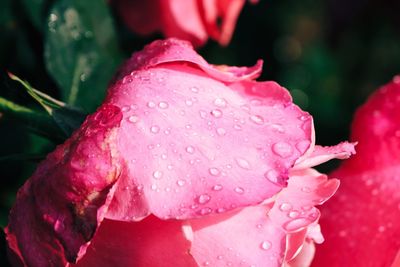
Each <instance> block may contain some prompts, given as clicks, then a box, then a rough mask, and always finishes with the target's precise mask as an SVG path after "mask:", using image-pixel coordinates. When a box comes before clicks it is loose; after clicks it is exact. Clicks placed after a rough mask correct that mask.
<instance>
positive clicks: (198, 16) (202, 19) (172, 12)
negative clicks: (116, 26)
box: [113, 0, 246, 46]
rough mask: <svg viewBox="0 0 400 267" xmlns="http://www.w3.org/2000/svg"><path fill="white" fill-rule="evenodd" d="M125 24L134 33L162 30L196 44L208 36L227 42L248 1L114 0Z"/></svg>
mask: <svg viewBox="0 0 400 267" xmlns="http://www.w3.org/2000/svg"><path fill="white" fill-rule="evenodd" d="M113 2H114V4H115V6H116V8H117V11H118V13H119V14H120V16H121V17H122V19H123V21H124V22H125V24H126V25H127V26H128V27H129V28H130V29H131V30H132V31H133V32H135V33H138V34H140V35H149V34H151V33H154V32H161V33H163V34H164V36H166V37H176V38H181V39H184V40H188V41H190V42H191V43H192V44H193V45H195V46H201V45H204V43H206V41H207V39H208V38H211V39H213V40H215V41H217V42H218V43H219V44H221V45H224V46H225V45H227V44H228V43H229V41H230V40H231V38H232V34H233V31H234V29H235V26H236V21H237V19H238V17H239V14H240V11H241V10H242V8H243V5H244V4H245V2H246V1H245V0H211V1H208V0H207V1H206V0H201V1H197V0H146V1H141V0H114V1H113Z"/></svg>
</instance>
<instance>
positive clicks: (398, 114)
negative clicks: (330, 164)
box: [313, 77, 400, 267]
mask: <svg viewBox="0 0 400 267" xmlns="http://www.w3.org/2000/svg"><path fill="white" fill-rule="evenodd" d="M399 122H400V79H399V78H398V77H397V78H395V79H394V80H393V82H391V83H389V84H387V85H385V86H384V87H382V88H381V89H380V90H378V91H377V92H376V93H374V94H373V95H372V96H371V97H370V99H369V100H368V101H367V102H366V103H365V104H364V105H363V106H362V107H361V108H360V109H358V111H357V112H356V115H355V118H354V122H353V125H352V139H353V140H354V141H358V145H357V155H356V156H355V157H352V158H350V159H349V160H347V161H345V162H344V164H342V165H341V166H340V168H339V169H338V170H337V171H335V172H334V173H333V174H332V176H335V177H340V178H341V187H340V188H339V190H338V192H337V194H336V195H335V196H334V197H333V198H332V199H331V200H330V201H329V202H328V203H326V205H324V207H323V208H322V210H323V212H322V214H323V216H322V217H321V221H320V224H321V227H322V230H323V233H324V236H325V238H326V241H325V242H324V243H323V244H322V245H321V246H318V247H317V252H316V258H315V260H314V263H313V266H327V265H329V266H332V267H336V266H337V267H339V266H340V267H341V266H382V267H389V266H392V264H393V262H394V261H395V258H396V255H397V253H398V251H399V249H400V224H399V221H400V212H399V208H400V206H399V203H400V157H399V155H400V138H399V135H400V123H399Z"/></svg>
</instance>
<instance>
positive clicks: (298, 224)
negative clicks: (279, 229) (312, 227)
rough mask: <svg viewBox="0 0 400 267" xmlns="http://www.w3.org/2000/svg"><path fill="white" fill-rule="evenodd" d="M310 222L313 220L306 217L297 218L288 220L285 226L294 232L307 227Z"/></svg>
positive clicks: (287, 229)
mask: <svg viewBox="0 0 400 267" xmlns="http://www.w3.org/2000/svg"><path fill="white" fill-rule="evenodd" d="M310 223H311V221H310V220H308V219H306V218H297V219H294V220H292V221H289V222H287V223H286V224H285V225H284V226H283V227H284V228H285V229H286V231H289V232H294V231H297V230H299V229H300V228H303V227H306V226H307V225H309V224H310Z"/></svg>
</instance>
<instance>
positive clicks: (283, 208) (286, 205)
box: [279, 203, 292, 211]
mask: <svg viewBox="0 0 400 267" xmlns="http://www.w3.org/2000/svg"><path fill="white" fill-rule="evenodd" d="M279 209H280V210H281V211H289V210H291V209H292V205H290V204H289V203H282V204H281V205H280V206H279Z"/></svg>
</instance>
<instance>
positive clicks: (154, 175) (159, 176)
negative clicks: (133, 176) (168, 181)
mask: <svg viewBox="0 0 400 267" xmlns="http://www.w3.org/2000/svg"><path fill="white" fill-rule="evenodd" d="M162 176H163V173H162V171H155V172H153V177H154V178H155V179H161V177H162Z"/></svg>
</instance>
